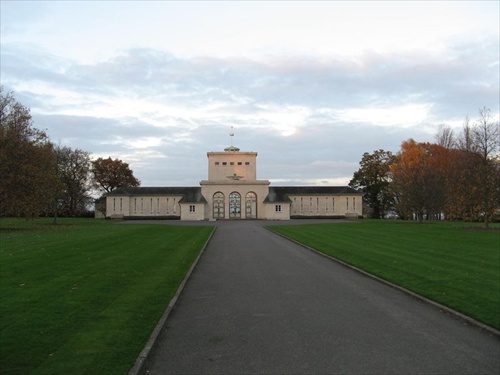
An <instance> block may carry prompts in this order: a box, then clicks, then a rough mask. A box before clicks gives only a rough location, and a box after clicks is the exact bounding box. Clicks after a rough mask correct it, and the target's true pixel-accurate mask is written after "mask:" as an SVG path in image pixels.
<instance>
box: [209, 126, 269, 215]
mask: <svg viewBox="0 0 500 375" xmlns="http://www.w3.org/2000/svg"><path fill="white" fill-rule="evenodd" d="M230 135H231V146H229V147H227V148H225V149H224V151H223V152H214V151H212V152H207V157H208V180H203V181H201V182H200V186H201V193H202V195H203V196H204V197H205V199H206V200H207V202H208V217H209V218H212V219H259V218H264V217H265V209H264V199H265V198H266V196H267V195H268V193H269V181H268V180H257V153H256V152H252V151H250V152H240V149H239V148H238V147H235V146H233V144H232V137H233V135H234V134H233V133H232V131H231V134H230Z"/></svg>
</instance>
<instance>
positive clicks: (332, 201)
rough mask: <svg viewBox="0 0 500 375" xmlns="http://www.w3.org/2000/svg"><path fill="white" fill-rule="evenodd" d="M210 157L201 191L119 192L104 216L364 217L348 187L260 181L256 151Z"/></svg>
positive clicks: (110, 198) (232, 149) (210, 154)
mask: <svg viewBox="0 0 500 375" xmlns="http://www.w3.org/2000/svg"><path fill="white" fill-rule="evenodd" d="M207 156H208V180H202V181H201V182H200V186H199V187H131V188H119V189H116V190H114V191H112V192H111V193H109V194H108V195H107V197H106V217H111V218H144V219H151V218H157V219H180V220H223V219H226V220H227V219H229V220H239V219H242V220H248V219H266V220H289V219H293V218H345V217H358V216H361V215H362V214H363V212H362V194H361V193H358V192H357V191H356V190H354V189H352V188H350V187H348V186H316V187H315V186H276V187H272V186H270V182H269V181H268V180H258V179H257V173H256V170H257V153H256V152H240V150H239V148H237V147H234V146H230V147H228V148H226V149H225V150H224V151H223V152H208V153H207ZM96 211H97V210H96Z"/></svg>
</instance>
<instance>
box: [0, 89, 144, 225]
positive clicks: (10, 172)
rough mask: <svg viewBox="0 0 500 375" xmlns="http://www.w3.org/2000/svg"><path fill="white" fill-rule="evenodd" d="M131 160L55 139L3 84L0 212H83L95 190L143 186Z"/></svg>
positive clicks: (30, 214) (27, 214)
mask: <svg viewBox="0 0 500 375" xmlns="http://www.w3.org/2000/svg"><path fill="white" fill-rule="evenodd" d="M139 185H140V181H139V180H138V179H137V178H135V177H134V175H133V172H132V170H131V169H130V168H129V166H128V164H127V163H124V162H123V161H121V160H119V159H111V157H109V158H107V159H103V158H97V159H96V160H92V158H91V154H90V152H88V151H85V150H81V149H79V148H76V149H72V148H70V147H67V146H63V145H60V144H54V143H53V142H51V140H50V139H49V137H48V136H47V134H46V132H44V131H43V130H40V129H36V128H35V127H34V124H33V119H32V116H31V113H30V110H29V109H28V108H27V107H25V106H24V105H22V104H21V103H19V102H18V101H17V100H16V99H15V98H14V96H13V93H12V92H9V93H4V89H3V87H2V86H0V216H16V217H19V216H24V217H36V216H39V215H46V216H49V215H50V216H54V218H57V217H58V216H81V215H84V214H86V213H88V212H89V208H90V207H91V205H92V203H93V202H94V198H93V195H95V194H97V195H101V196H104V195H105V194H106V193H109V192H111V191H113V190H114V189H116V188H118V187H126V186H139Z"/></svg>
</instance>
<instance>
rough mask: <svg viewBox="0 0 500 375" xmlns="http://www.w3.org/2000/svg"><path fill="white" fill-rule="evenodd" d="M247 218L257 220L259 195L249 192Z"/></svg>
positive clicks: (246, 207) (246, 203) (246, 197)
mask: <svg viewBox="0 0 500 375" xmlns="http://www.w3.org/2000/svg"><path fill="white" fill-rule="evenodd" d="M245 218H247V219H256V218H257V194H255V193H254V192H253V191H250V192H248V193H247V195H246V196H245Z"/></svg>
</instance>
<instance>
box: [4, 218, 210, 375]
mask: <svg viewBox="0 0 500 375" xmlns="http://www.w3.org/2000/svg"><path fill="white" fill-rule="evenodd" d="M50 223H51V219H47V220H45V219H37V220H35V221H25V220H14V219H0V241H1V242H0V373H1V374H3V375H10V374H23V375H24V374H72V375H75V374H93V375H95V374H120V375H123V374H126V373H127V372H128V371H129V369H130V368H131V367H132V365H133V364H134V362H135V359H136V357H137V355H138V354H139V352H140V351H141V350H142V348H143V346H144V344H145V343H146V341H147V339H148V338H149V335H150V334H151V332H152V331H153V328H154V327H155V325H156V323H157V322H158V320H159V318H160V316H161V315H162V313H163V311H164V310H165V308H166V307H167V305H168V302H169V301H170V299H171V298H172V296H173V295H174V293H175V291H176V290H177V288H178V286H179V284H180V283H181V282H182V279H183V278H184V276H185V274H186V272H187V271H188V270H189V268H190V266H191V265H192V263H193V261H194V260H195V259H196V257H197V256H198V254H199V252H200V250H201V248H202V247H203V245H204V244H205V242H206V240H207V239H208V237H209V235H210V233H211V232H212V230H213V227H179V226H165V225H120V224H117V223H115V222H111V221H105V220H96V219H81V220H80V219H58V224H57V225H51V224H50Z"/></svg>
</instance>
